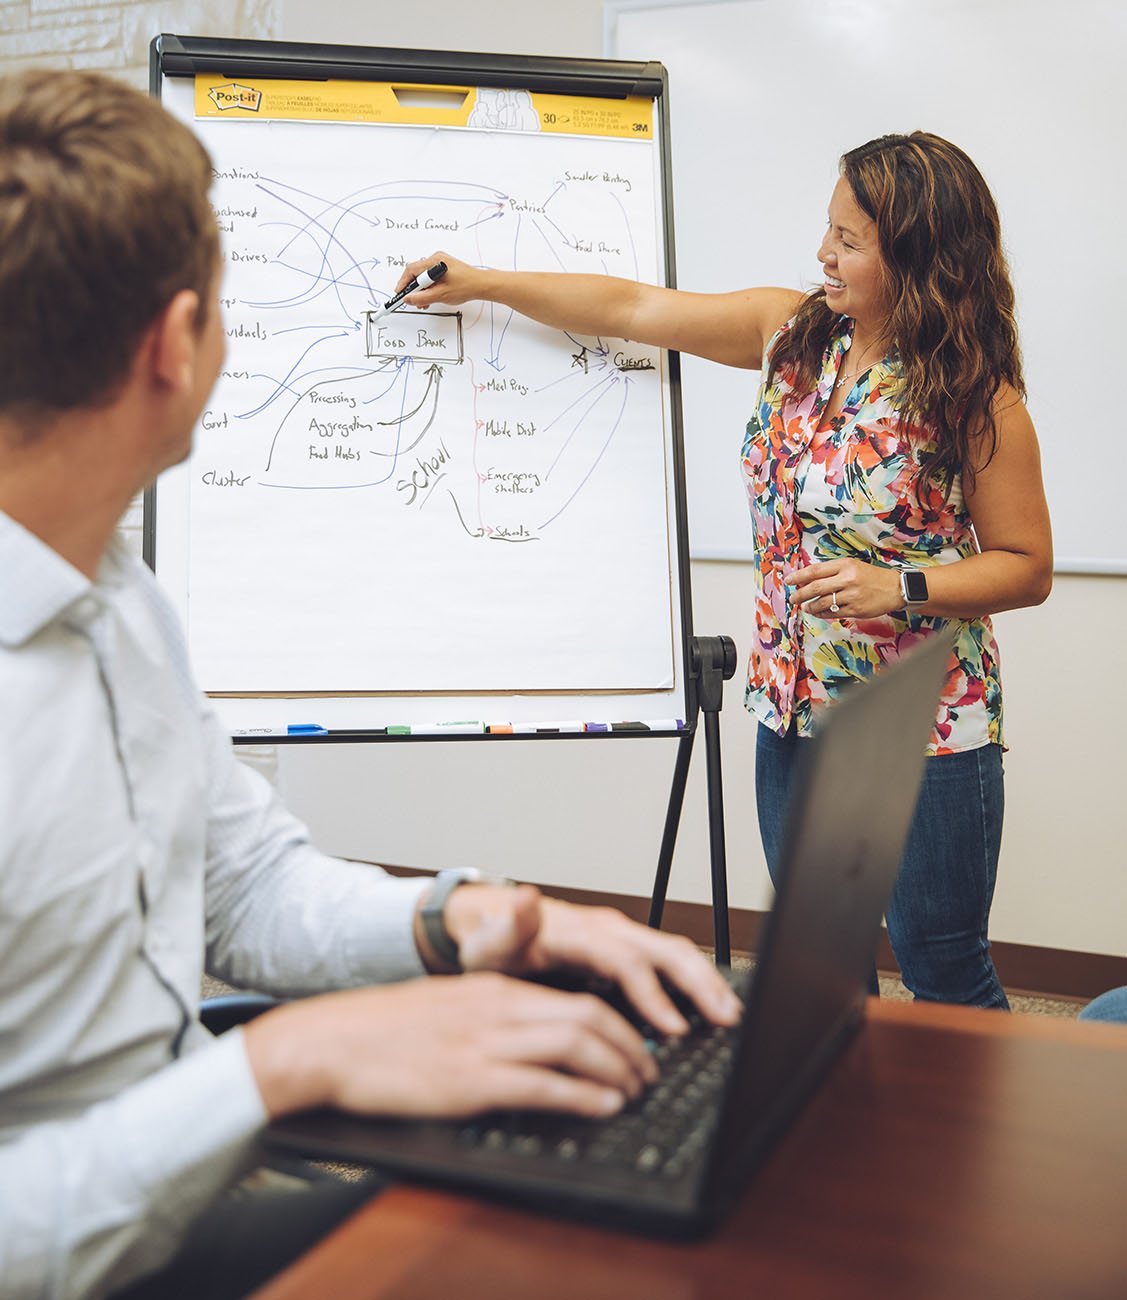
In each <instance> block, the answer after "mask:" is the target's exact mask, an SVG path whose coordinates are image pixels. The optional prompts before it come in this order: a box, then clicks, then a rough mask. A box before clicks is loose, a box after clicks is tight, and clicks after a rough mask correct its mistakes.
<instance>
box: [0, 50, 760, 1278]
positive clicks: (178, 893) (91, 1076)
mask: <svg viewBox="0 0 1127 1300" xmlns="http://www.w3.org/2000/svg"><path fill="white" fill-rule="evenodd" d="M210 180H211V167H210V162H209V159H208V157H207V155H206V152H205V151H204V149H203V147H202V146H201V144H200V143H199V142H198V140H197V139H196V138H195V136H194V135H193V134H192V133H191V131H190V130H188V128H187V127H185V126H183V125H182V124H179V123H178V122H176V121H175V120H173V119H172V118H171V117H170V116H169V115H168V114H167V113H166V112H165V111H164V110H163V109H162V108H161V107H160V106H159V105H158V104H157V103H156V102H155V101H153V100H151V99H148V98H146V97H145V96H143V95H140V94H138V93H136V92H134V91H132V90H129V89H127V88H126V87H124V86H121V85H118V84H116V83H114V82H113V81H110V80H108V79H106V78H103V77H99V76H96V75H92V74H84V73H71V72H58V73H52V72H28V73H23V74H20V75H18V76H13V77H11V78H8V79H6V80H3V81H0V705H2V708H3V717H4V729H5V734H4V740H3V744H2V745H0V1199H2V1202H3V1206H2V1212H0V1292H2V1293H3V1295H4V1297H5V1298H6V1300H7V1298H10V1297H17V1296H18V1297H23V1296H101V1295H107V1294H111V1293H114V1292H119V1293H120V1292H121V1291H122V1289H123V1288H129V1292H130V1294H131V1295H134V1294H138V1295H139V1294H152V1295H160V1296H162V1297H169V1296H172V1295H176V1294H189V1295H196V1296H199V1297H204V1296H206V1297H208V1300H213V1297H215V1296H217V1295H219V1294H220V1288H221V1287H222V1286H227V1287H228V1288H229V1289H230V1290H231V1291H232V1292H233V1293H236V1294H237V1293H239V1291H240V1290H242V1289H245V1288H247V1287H249V1286H252V1285H254V1284H255V1283H256V1282H257V1281H258V1280H261V1278H262V1277H264V1276H268V1275H269V1272H270V1271H271V1270H273V1269H276V1268H277V1267H278V1266H279V1265H280V1263H282V1262H284V1261H285V1258H286V1252H287V1251H288V1252H289V1254H293V1252H294V1250H295V1248H296V1246H297V1245H298V1244H299V1241H300V1234H299V1233H296V1232H294V1231H292V1230H291V1226H285V1227H279V1221H277V1220H274V1221H272V1224H271V1223H268V1224H267V1226H266V1227H264V1228H262V1227H261V1226H260V1230H258V1238H259V1239H261V1240H260V1244H262V1243H265V1245H264V1254H263V1259H262V1262H260V1263H258V1262H256V1263H254V1264H253V1266H252V1267H250V1268H249V1269H248V1271H247V1272H246V1274H245V1276H242V1277H240V1278H239V1279H237V1280H236V1279H234V1278H232V1277H230V1276H227V1277H226V1280H225V1281H224V1280H222V1279H221V1280H220V1281H214V1282H213V1281H207V1282H201V1281H200V1280H199V1277H200V1276H204V1275H202V1274H201V1275H197V1274H193V1272H192V1269H193V1268H197V1267H200V1266H201V1259H202V1260H203V1263H204V1264H205V1265H206V1262H207V1259H209V1258H212V1259H223V1258H226V1257H227V1256H224V1255H223V1253H222V1252H223V1250H224V1249H228V1250H229V1249H230V1242H231V1239H233V1240H234V1241H235V1243H236V1246H237V1247H238V1248H239V1249H244V1248H245V1251H246V1253H247V1254H248V1255H250V1256H253V1255H254V1252H255V1250H256V1249H257V1247H256V1246H255V1245H254V1240H255V1238H254V1236H253V1233H254V1230H253V1229H252V1226H251V1225H252V1217H253V1216H252V1215H251V1214H250V1213H249V1211H248V1210H247V1199H246V1197H245V1196H242V1197H240V1198H235V1197H233V1196H231V1197H228V1199H227V1200H223V1197H224V1193H225V1192H226V1190H227V1189H229V1188H231V1187H232V1186H233V1185H234V1184H235V1183H236V1182H238V1181H239V1180H240V1179H241V1178H242V1176H243V1175H244V1173H245V1172H246V1171H247V1170H248V1169H250V1168H252V1167H253V1166H254V1165H255V1164H256V1163H257V1161H258V1158H259V1155H260V1152H259V1150H258V1148H257V1144H256V1139H257V1135H258V1134H259V1132H260V1130H261V1129H262V1127H263V1125H264V1124H265V1123H266V1122H267V1121H268V1120H270V1119H271V1117H273V1116H278V1115H282V1114H285V1113H286V1112H288V1111H292V1110H296V1109H299V1108H303V1107H309V1106H317V1105H322V1104H330V1105H335V1106H341V1107H346V1108H349V1109H352V1110H355V1111H360V1112H365V1113H370V1114H398V1115H436V1116H437V1115H466V1114H470V1113H473V1112H477V1111H481V1110H484V1109H486V1108H489V1107H493V1106H508V1105H535V1106H541V1107H549V1108H555V1109H560V1110H566V1111H572V1112H576V1113H581V1114H589V1115H601V1114H609V1113H611V1112H613V1111H614V1110H615V1109H617V1108H618V1107H620V1106H621V1105H622V1104H623V1102H624V1100H625V1099H626V1098H627V1097H631V1096H633V1095H636V1094H637V1092H638V1091H639V1090H640V1089H641V1088H642V1087H643V1085H644V1084H645V1082H646V1081H647V1080H649V1079H650V1078H651V1077H652V1075H653V1066H652V1063H651V1062H650V1060H649V1058H648V1056H647V1054H646V1051H645V1049H644V1045H643V1043H642V1040H641V1038H640V1037H639V1036H638V1034H637V1033H636V1032H635V1030H634V1029H633V1028H631V1027H630V1026H629V1025H628V1024H627V1023H626V1021H625V1020H623V1019H622V1018H621V1017H620V1016H618V1015H617V1014H616V1013H615V1012H613V1011H612V1010H611V1009H610V1008H609V1007H607V1006H606V1005H605V1004H603V1003H602V1002H600V1001H599V1000H597V999H594V998H590V997H583V996H577V995H570V994H565V993H561V992H557V991H554V990H551V989H548V988H544V987H540V986H538V985H535V984H531V983H527V982H523V981H519V980H516V979H512V978H509V975H510V974H519V973H522V972H533V971H539V970H543V969H545V968H548V967H551V966H553V965H556V964H564V965H567V966H569V967H575V966H578V967H586V968H590V969H592V970H594V971H597V972H600V973H601V974H604V975H607V976H610V977H612V978H615V979H617V980H619V981H620V983H621V984H622V985H623V987H624V988H625V990H626V992H627V993H628V995H629V996H630V997H631V998H632V1000H633V1001H634V1003H635V1004H636V1005H637V1006H638V1008H639V1009H640V1010H641V1011H642V1012H643V1014H644V1015H645V1016H646V1017H647V1018H648V1019H650V1020H651V1021H652V1022H654V1023H655V1024H656V1025H658V1026H659V1027H660V1028H662V1029H664V1030H668V1031H670V1032H677V1031H678V1030H679V1029H680V1028H683V1027H684V1021H683V1019H682V1017H681V1016H680V1014H679V1013H678V1012H677V1010H676V1009H675V1007H674V1006H673V1004H672V1002H671V1001H670V1000H669V998H668V997H667V996H666V994H665V993H664V991H663V989H662V987H661V982H660V981H659V978H658V976H659V975H662V976H664V977H666V978H667V979H669V980H671V981H672V982H673V983H674V984H675V985H677V986H679V987H680V989H682V990H683V991H684V992H685V993H686V994H688V995H689V996H690V997H691V998H693V999H695V1001H696V1002H697V1003H698V1004H699V1006H700V1008H701V1009H702V1011H703V1012H704V1013H705V1014H706V1015H707V1016H709V1017H710V1018H712V1019H713V1020H715V1021H716V1022H718V1023H732V1022H734V1020H735V1019H736V1017H737V1015H738V1004H737V1002H736V1000H735V998H734V997H733V995H732V994H731V993H730V992H729V991H728V989H727V987H726V985H725V984H724V983H723V981H722V980H721V978H720V977H719V975H718V974H717V973H716V972H715V970H714V969H713V968H712V967H711V966H710V964H709V963H708V962H707V961H706V960H705V959H704V958H703V957H701V955H700V954H699V953H698V952H697V951H696V950H695V949H694V948H693V947H692V945H691V944H689V943H688V942H687V941H686V940H684V939H678V938H676V937H672V936H668V935H663V934H660V933H657V932H655V931H652V930H649V929H647V928H645V927H643V926H638V925H635V924H633V923H632V922H630V921H628V920H626V918H624V917H622V916H621V915H619V914H617V913H615V912H611V911H606V910H602V909H582V908H576V907H571V906H568V905H565V904H563V903H560V902H554V901H550V900H546V899H542V898H541V897H540V895H539V894H538V892H537V891H536V890H535V889H533V888H532V887H530V886H521V887H519V888H516V889H510V888H504V887H501V886H491V885H478V884H467V885H465V886H463V887H460V888H457V889H454V890H453V891H452V892H451V893H450V894H449V895H448V898H447V901H446V904H445V908H444V911H443V912H442V915H441V918H440V919H441V922H442V924H444V926H445V932H446V933H445V935H443V933H442V930H441V929H439V930H438V939H439V940H440V943H439V949H441V950H443V951H439V949H436V948H435V947H433V946H432V945H431V943H430V942H429V941H428V937H427V933H426V932H425V930H424V926H423V923H422V921H421V918H420V907H421V905H422V904H423V902H424V901H425V900H426V898H427V896H428V894H429V892H430V891H431V890H432V889H433V888H434V885H433V882H432V881H431V880H430V879H429V878H428V879H423V880H418V879H415V880H394V879H391V878H389V877H388V876H387V875H385V874H384V873H382V872H380V871H378V870H377V869H375V868H370V867H363V866H359V865H356V864H350V863H346V862H342V861H339V860H336V859H332V858H327V857H324V856H322V855H321V854H319V853H318V852H317V850H316V849H315V848H314V847H313V846H312V845H311V844H310V843H309V840H308V837H307V834H306V832H305V829H304V828H303V827H302V826H301V825H300V824H299V823H298V822H296V821H295V820H294V819H293V818H292V817H290V816H289V815H288V814H287V813H286V812H285V811H284V810H283V808H282V807H281V806H280V805H279V804H278V802H277V801H276V799H275V797H274V794H273V792H272V790H271V789H270V787H269V785H268V784H267V783H266V782H264V781H263V780H262V779H261V778H259V777H258V776H256V775H255V774H254V773H253V772H251V771H250V770H248V769H247V768H246V767H245V766H243V765H241V764H239V763H237V762H236V761H235V760H234V759H233V757H232V753H231V748H230V745H229V742H228V739H227V737H226V736H225V735H224V734H223V731H222V727H221V726H220V724H219V722H218V721H217V719H216V716H215V714H214V713H213V712H212V710H211V709H210V707H209V705H208V703H207V701H206V700H205V699H203V698H202V697H201V696H200V694H199V693H198V691H197V690H196V688H195V686H194V684H193V682H192V677H191V673H190V670H189V667H188V663H187V659H186V652H185V647H184V642H183V640H182V636H181V633H180V631H179V629H178V628H177V626H176V621H175V619H174V617H173V616H172V615H171V614H170V612H169V609H168V607H167V605H166V603H165V601H164V600H163V598H162V596H161V593H160V591H159V590H158V588H157V586H156V584H155V582H154V581H153V579H152V576H151V575H150V574H149V572H148V570H147V569H146V568H145V567H144V565H142V564H141V563H140V561H138V560H135V559H133V558H131V557H130V555H129V554H128V553H127V552H126V551H125V550H124V549H123V548H122V546H121V545H120V543H119V542H118V541H117V540H115V537H114V532H115V526H116V523H117V520H118V519H119V517H120V516H121V514H122V512H123V511H124V510H125V508H126V506H127V505H128V504H129V502H130V501H131V500H132V499H133V498H134V497H135V495H136V494H137V493H138V492H139V491H140V490H141V489H142V488H144V487H145V486H146V485H147V484H149V483H151V482H152V481H153V479H154V478H155V477H156V475H157V474H158V473H159V472H160V471H161V470H163V469H164V468H165V467H167V466H169V465H172V464H175V463H176V462H178V461H180V460H182V459H183V458H184V457H185V456H187V454H188V451H189V447H190V443H191V436H192V430H193V427H194V425H195V422H196V419H197V417H198V416H199V414H200V411H201V410H202V408H203V404H204V402H205V400H206V398H207V396H208V393H209V390H210V388H211V385H212V383H213V382H214V380H215V378H216V375H217V373H218V371H219V368H220V365H221V363H222V358H223V352H224V332H223V325H222V321H221V319H220V316H219V311H218V306H217V303H216V291H217V287H218V280H219V265H220V257H219V245H218V235H217V231H216V225H215V220H214V217H213V214H212V212H211V208H210V206H209V203H208V198H207V192H208V187H209V183H210ZM444 953H445V955H446V956H447V957H449V955H450V954H454V955H455V956H456V961H455V962H454V963H447V964H446V965H445V967H444V964H443V960H442V958H443V955H444ZM205 966H206V968H207V969H208V970H210V971H212V972H214V973H215V974H217V975H219V976H220V977H222V978H224V979H226V980H228V981H230V982H231V983H233V984H236V985H238V986H242V987H250V988H255V989H259V990H263V991H266V992H270V993H273V994H276V995H279V996H281V997H283V998H289V997H297V996H299V995H300V997H301V1000H299V1001H292V1002H288V1003H286V1004H285V1005H282V1006H280V1007H278V1008H277V1009H275V1010H272V1011H268V1012H267V1013H266V1014H264V1015H262V1016H261V1017H259V1018H258V1019H256V1020H255V1021H253V1022H252V1023H251V1024H250V1025H248V1026H247V1027H245V1028H244V1029H239V1030H235V1031H232V1032H231V1033H229V1034H227V1035H225V1036H224V1037H222V1038H218V1039H212V1038H211V1037H210V1036H209V1035H208V1034H207V1033H206V1032H205V1031H204V1030H203V1029H202V1028H201V1026H200V1024H199V1022H198V1019H197V1016H196V1010H195V1006H196V1001H197V997H198V994H199V990H200V981H201V973H202V971H203V969H204V968H205ZM444 968H445V969H447V970H449V969H455V970H457V969H460V970H462V971H468V972H471V973H468V974H461V975H459V976H457V977H456V978H449V979H425V978H415V977H421V976H424V975H425V974H426V973H427V972H435V971H440V970H442V969H444ZM377 985H378V987H376V986H377ZM344 988H347V989H348V991H344V992H341V991H337V990H341V989H344ZM310 995H317V996H310ZM338 1190H339V1189H338ZM217 1203H218V1204H219V1205H220V1206H221V1211H220V1212H219V1213H216V1210H215V1206H216V1204H217ZM310 1213H312V1211H311V1212H310ZM209 1214H210V1216H211V1221H210V1228H209V1233H210V1234H211V1235H204V1236H203V1237H194V1236H193V1233H195V1231H196V1229H197V1228H198V1225H199V1224H200V1222H201V1221H202V1220H204V1219H207V1218H208V1216H209ZM301 1215H302V1212H301V1210H300V1209H299V1211H298V1212H297V1214H296V1217H297V1218H298V1219H300V1218H301ZM294 1217H295V1216H294V1215H293V1214H292V1213H291V1220H292V1219H293V1218H294ZM224 1231H226V1232H227V1236H228V1242H227V1246H226V1247H224V1246H223V1244H222V1242H221V1240H220V1238H222V1235H223V1232H224ZM193 1240H195V1241H196V1242H197V1249H196V1251H195V1259H194V1261H193V1258H192V1251H191V1250H190V1249H186V1248H185V1242H188V1243H189V1245H190V1244H191V1242H192V1241H193ZM271 1250H273V1251H274V1253H273V1254H272V1255H271V1254H270V1253H269V1252H270V1251H271ZM178 1251H179V1252H180V1254H179V1255H178V1254H177V1252H178ZM146 1277H149V1278H151V1279H155V1280H154V1281H152V1282H151V1283H148V1284H146V1283H145V1282H144V1281H143V1279H144V1278H146ZM193 1278H195V1280H193ZM146 1286H147V1287H148V1290H146Z"/></svg>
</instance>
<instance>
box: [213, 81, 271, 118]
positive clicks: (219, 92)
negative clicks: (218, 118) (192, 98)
mask: <svg viewBox="0 0 1127 1300" xmlns="http://www.w3.org/2000/svg"><path fill="white" fill-rule="evenodd" d="M208 98H209V99H210V100H211V101H212V103H213V104H214V105H215V107H216V108H218V109H219V110H220V112H225V111H226V110H227V109H229V108H245V109H248V110H249V111H250V112H252V113H257V112H258V110H259V107H260V106H261V104H262V91H261V90H255V89H254V87H253V86H240V85H238V84H237V83H236V82H231V83H230V84H229V85H226V86H212V88H211V89H210V90H209V91H208Z"/></svg>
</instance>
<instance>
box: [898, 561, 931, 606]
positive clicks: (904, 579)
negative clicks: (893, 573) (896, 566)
mask: <svg viewBox="0 0 1127 1300" xmlns="http://www.w3.org/2000/svg"><path fill="white" fill-rule="evenodd" d="M900 595H901V596H902V597H903V598H904V604H905V605H922V604H923V603H924V602H925V601H926V600H927V576H926V575H925V574H924V571H923V570H922V569H901V570H900Z"/></svg>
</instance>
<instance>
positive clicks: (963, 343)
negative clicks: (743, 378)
mask: <svg viewBox="0 0 1127 1300" xmlns="http://www.w3.org/2000/svg"><path fill="white" fill-rule="evenodd" d="M841 174H842V176H844V177H845V180H846V182H847V184H848V185H849V188H850V189H851V190H852V192H853V197H854V199H855V200H856V201H857V205H858V207H859V208H860V209H861V210H862V212H864V213H865V214H866V215H867V216H868V217H869V218H871V219H872V220H873V221H874V222H875V223H876V227H877V238H878V241H879V247H880V255H881V261H882V264H883V267H884V274H885V277H886V284H887V290H888V298H889V301H890V302H891V304H892V306H891V310H890V312H889V320H888V325H889V339H890V342H891V346H892V348H893V349H894V352H895V355H897V356H898V357H899V360H900V363H901V365H902V366H903V370H904V379H905V384H904V391H903V394H902V395H901V397H900V400H899V411H900V418H901V420H904V421H911V422H913V423H915V422H917V421H920V422H923V423H924V424H926V425H928V426H930V428H931V429H933V430H934V431H935V436H936V438H937V441H938V447H937V449H936V451H935V452H934V453H933V454H932V455H930V456H929V457H927V459H926V460H925V461H924V463H923V465H922V467H921V468H922V470H923V473H922V475H921V482H926V481H927V479H929V478H930V479H932V480H933V481H934V482H936V483H939V484H941V485H942V488H943V493H944V499H946V497H947V496H949V495H950V491H951V484H952V481H953V478H954V476H955V475H956V474H957V473H960V472H962V473H963V474H965V475H966V476H967V477H968V478H969V479H970V481H971V482H972V483H973V481H974V473H975V470H976V469H981V468H982V467H983V466H985V465H986V464H988V463H989V461H990V458H991V456H993V454H994V450H995V448H996V446H997V424H996V421H995V412H994V406H995V399H996V398H997V395H998V391H999V389H1000V388H1001V386H1002V384H1003V383H1008V384H1010V385H1012V386H1013V388H1014V389H1015V390H1016V391H1017V393H1018V394H1019V396H1021V397H1024V396H1025V382H1024V379H1023V377H1022V370H1021V353H1020V350H1019V348H1018V341H1017V325H1016V322H1015V320H1014V291H1013V286H1012V284H1011V283H1010V277H1009V271H1008V269H1007V266H1006V259H1005V255H1004V253H1003V252H1002V243H1001V231H1000V225H999V221H998V209H997V207H996V205H995V203H994V199H993V196H992V195H991V193H990V190H989V188H988V187H987V185H986V182H985V181H984V180H983V178H982V175H981V173H980V172H979V170H978V168H977V167H976V166H975V165H974V163H973V162H971V160H970V159H969V158H968V157H967V155H966V154H965V153H963V151H962V150H961V149H958V148H956V146H955V145H953V144H950V143H949V142H948V141H946V140H943V139H941V138H940V137H939V136H937V135H931V134H929V133H928V132H926V131H914V132H913V133H912V134H911V135H884V136H881V137H880V138H879V139H876V140H870V141H869V143H868V144H863V145H861V146H860V147H859V148H857V149H852V150H850V152H849V153H847V154H844V155H843V156H842V159H841ZM839 320H840V317H839V316H838V314H837V313H836V312H834V311H832V310H831V309H830V308H829V307H828V306H827V305H826V300H825V290H824V289H817V290H815V291H814V292H813V293H811V294H810V295H809V297H808V298H807V299H806V300H805V302H804V303H803V304H802V306H801V308H800V309H799V311H798V314H797V316H796V317H795V321H794V325H793V327H792V328H791V330H789V331H788V333H787V334H785V335H784V336H783V337H782V338H781V339H780V340H779V342H778V344H777V345H776V347H775V349H774V352H773V354H772V356H771V361H770V367H769V369H768V379H769V380H772V379H774V377H775V374H776V373H777V372H780V371H781V372H782V373H783V374H784V375H786V376H787V377H788V379H790V380H792V382H794V383H795V384H796V385H797V386H799V387H812V386H813V385H814V383H816V382H817V378H818V374H819V371H820V369H821V363H822V358H823V356H824V354H825V350H826V347H827V345H828V343H829V340H830V337H831V335H832V334H833V332H834V330H835V328H836V327H837V325H838V322H839Z"/></svg>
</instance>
